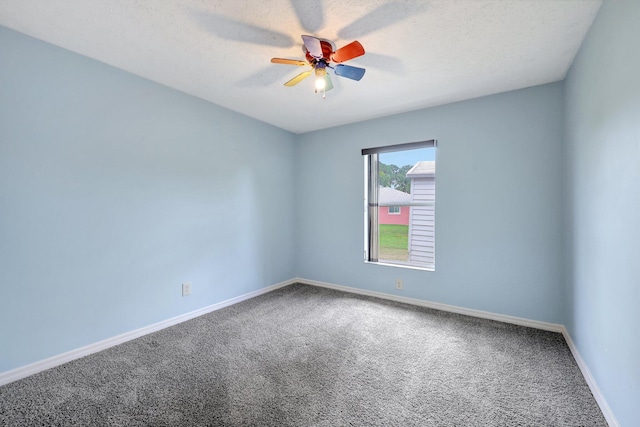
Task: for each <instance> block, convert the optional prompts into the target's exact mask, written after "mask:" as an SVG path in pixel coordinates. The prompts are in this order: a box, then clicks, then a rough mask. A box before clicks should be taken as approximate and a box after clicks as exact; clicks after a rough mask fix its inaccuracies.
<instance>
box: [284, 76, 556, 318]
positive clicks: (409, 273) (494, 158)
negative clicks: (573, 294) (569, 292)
mask: <svg viewBox="0 0 640 427" xmlns="http://www.w3.org/2000/svg"><path fill="white" fill-rule="evenodd" d="M562 96H563V87H562V84H561V83H554V84H550V85H544V86H538V87H534V88H529V89H525V90H519V91H514V92H509V93H503V94H499V95H494V96H489V97H484V98H479V99H475V100H471V101H465V102H460V103H455V104H450V105H446V106H442V107H438V108H431V109H426V110H422V111H415V112H411V113H406V114H401V115H396V116H391V117H386V118H382V119H378V120H372V121H367V122H362V123H356V124H352V125H348V126H342V127H338V128H333V129H328V130H323V131H318V132H314V133H309V134H304V135H301V136H300V137H299V140H298V144H297V145H296V150H297V153H296V159H297V161H296V167H297V169H296V177H297V187H296V197H297V204H298V211H297V226H296V238H297V240H296V242H297V243H296V254H297V261H296V266H297V273H298V276H299V277H302V278H306V279H312V280H318V281H324V282H329V283H335V284H340V285H346V286H352V287H356V288H361V289H367V290H372V291H379V292H386V293H390V294H398V295H403V296H407V297H413V298H420V299H425V300H430V301H437V302H441V303H446V304H453V305H457V306H462V307H467V308H473V309H479V310H486V311H490V312H494V313H501V314H506V315H513V316H520V317H525V318H529V319H536V320H540V321H547V322H557V323H562V322H563V320H564V317H563V311H562V309H563V307H564V297H565V292H564V283H563V277H564V271H563V232H562V230H563V229H562V227H563V214H562V196H563V186H562V178H563V169H562V162H563V159H562V155H563V149H562V137H563V98H562ZM431 138H435V139H437V140H438V144H439V148H438V154H437V175H436V271H435V272H427V271H416V270H408V269H401V268H397V267H386V266H380V265H374V264H365V263H364V262H363V235H364V231H363V222H364V220H363V179H364V178H363V173H364V172H363V170H364V166H363V159H362V156H361V153H360V150H361V149H362V148H366V147H376V146H381V145H389V144H398V143H404V142H412V141H420V140H426V139H431ZM396 278H401V279H403V280H404V288H405V289H404V290H403V291H396V290H395V279H396Z"/></svg>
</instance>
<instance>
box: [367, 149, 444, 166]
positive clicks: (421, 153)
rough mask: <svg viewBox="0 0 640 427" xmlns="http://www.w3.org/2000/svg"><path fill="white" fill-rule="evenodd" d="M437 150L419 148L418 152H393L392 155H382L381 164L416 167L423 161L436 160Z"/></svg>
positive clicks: (380, 156) (380, 157)
mask: <svg viewBox="0 0 640 427" xmlns="http://www.w3.org/2000/svg"><path fill="white" fill-rule="evenodd" d="M435 159H436V149H435V148H418V149H416V150H404V151H393V152H391V153H380V155H379V160H380V163H384V164H386V165H396V166H398V167H400V168H401V167H402V166H404V165H411V166H413V165H415V164H416V163H418V162H419V161H421V160H435Z"/></svg>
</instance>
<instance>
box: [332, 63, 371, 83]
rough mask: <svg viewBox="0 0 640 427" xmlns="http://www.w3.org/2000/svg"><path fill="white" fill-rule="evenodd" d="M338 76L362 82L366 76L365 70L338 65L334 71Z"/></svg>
mask: <svg viewBox="0 0 640 427" xmlns="http://www.w3.org/2000/svg"><path fill="white" fill-rule="evenodd" d="M334 70H335V73H336V75H337V76H341V77H346V78H348V79H351V80H360V79H361V78H362V76H364V72H365V69H364V68H358V67H352V66H350V65H342V64H338V65H336V68H335V69H334Z"/></svg>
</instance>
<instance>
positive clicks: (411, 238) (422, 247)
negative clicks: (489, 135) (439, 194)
mask: <svg viewBox="0 0 640 427" xmlns="http://www.w3.org/2000/svg"><path fill="white" fill-rule="evenodd" d="M362 155H363V156H364V160H365V245H364V252H365V261H366V262H374V263H381V264H392V265H398V266H404V267H413V268H422V269H427V270H433V269H435V202H436V199H435V194H436V193H435V189H436V187H435V174H436V141H435V140H430V141H423V142H412V143H408V144H399V145H389V146H385V147H376V148H366V149H363V150H362ZM402 208H404V209H402Z"/></svg>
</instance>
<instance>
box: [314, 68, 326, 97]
mask: <svg viewBox="0 0 640 427" xmlns="http://www.w3.org/2000/svg"><path fill="white" fill-rule="evenodd" d="M326 75H327V70H326V69H325V68H316V92H318V91H323V90H324V88H325V87H326V81H325V79H324V76H326Z"/></svg>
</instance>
